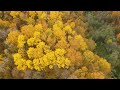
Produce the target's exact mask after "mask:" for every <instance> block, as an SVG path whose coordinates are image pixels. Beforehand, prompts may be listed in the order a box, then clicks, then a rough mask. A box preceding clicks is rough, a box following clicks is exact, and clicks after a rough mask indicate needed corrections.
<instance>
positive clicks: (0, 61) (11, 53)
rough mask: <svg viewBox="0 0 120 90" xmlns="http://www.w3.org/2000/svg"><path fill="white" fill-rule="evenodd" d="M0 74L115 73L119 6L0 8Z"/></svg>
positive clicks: (119, 71)
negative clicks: (114, 8)
mask: <svg viewBox="0 0 120 90" xmlns="http://www.w3.org/2000/svg"><path fill="white" fill-rule="evenodd" d="M0 79H120V11H0Z"/></svg>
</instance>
